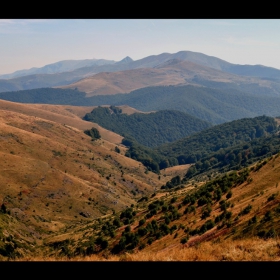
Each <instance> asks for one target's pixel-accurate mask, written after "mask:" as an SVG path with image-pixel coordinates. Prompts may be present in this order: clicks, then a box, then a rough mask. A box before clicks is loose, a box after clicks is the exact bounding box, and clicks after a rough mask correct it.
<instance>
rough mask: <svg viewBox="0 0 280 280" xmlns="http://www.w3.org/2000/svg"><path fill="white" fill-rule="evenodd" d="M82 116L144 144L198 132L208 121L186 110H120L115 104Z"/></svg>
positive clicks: (157, 142) (158, 142)
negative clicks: (139, 111) (125, 111)
mask: <svg viewBox="0 0 280 280" xmlns="http://www.w3.org/2000/svg"><path fill="white" fill-rule="evenodd" d="M84 120H87V121H92V122H95V123H98V124H99V125H101V126H102V127H104V128H106V129H108V130H111V131H114V132H116V133H118V134H121V135H124V136H130V137H132V138H134V139H135V140H136V141H137V142H138V143H140V144H142V145H145V146H147V147H156V146H159V145H161V144H164V143H169V142H173V141H175V140H178V139H180V138H183V137H186V136H188V135H191V134H193V133H195V132H199V131H201V130H204V129H206V128H208V127H210V126H211V124H210V123H208V122H206V121H202V120H200V119H198V118H195V117H193V116H190V115H188V114H186V113H183V112H179V111H174V110H163V111H158V112H152V113H149V114H144V113H134V114H131V115H127V114H122V110H121V109H119V108H117V107H115V106H110V107H97V108H96V109H93V110H92V111H91V113H87V114H86V115H85V116H84Z"/></svg>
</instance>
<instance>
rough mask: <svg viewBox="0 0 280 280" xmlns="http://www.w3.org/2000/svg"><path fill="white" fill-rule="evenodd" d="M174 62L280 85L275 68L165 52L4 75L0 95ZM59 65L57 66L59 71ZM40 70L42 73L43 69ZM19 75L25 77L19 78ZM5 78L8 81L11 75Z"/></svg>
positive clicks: (278, 71)
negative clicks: (0, 93) (187, 62)
mask: <svg viewBox="0 0 280 280" xmlns="http://www.w3.org/2000/svg"><path fill="white" fill-rule="evenodd" d="M171 59H179V60H185V61H190V62H193V63H196V64H198V65H202V66H206V67H210V68H212V69H216V70H220V71H224V72H227V73H231V74H235V75H243V76H248V77H249V76H252V77H259V78H265V79H267V80H273V81H274V82H277V83H279V81H280V70H279V69H276V68H272V67H266V66H262V65H238V64H232V63H229V62H226V61H224V60H222V59H219V58H217V57H213V56H208V55H205V54H203V53H198V52H191V51H180V52H177V53H175V54H170V53H162V54H159V55H151V56H147V57H145V58H142V59H139V60H135V61H133V60H132V59H131V58H129V57H126V58H124V59H123V60H121V61H119V62H115V63H114V61H106V60H102V59H101V60H97V61H99V63H95V62H93V65H87V66H82V65H76V66H75V67H76V69H74V70H72V71H70V70H69V68H67V72H60V73H54V74H53V73H52V74H46V73H45V72H44V74H37V73H36V74H35V73H34V74H33V75H32V76H31V75H30V74H31V73H33V72H32V71H34V68H32V69H33V70H32V69H30V71H31V72H28V73H27V72H26V71H28V70H21V71H17V73H16V74H15V75H16V77H15V76H14V77H13V78H10V79H9V80H8V81H7V80H4V79H3V75H2V76H0V78H2V79H1V80H0V92H5V91H15V90H22V89H33V88H40V87H54V86H60V85H68V84H70V83H74V82H76V81H78V80H80V79H82V78H85V77H89V76H92V75H95V74H97V73H100V72H118V71H124V70H130V69H137V68H153V67H157V66H158V65H160V64H162V63H164V62H166V61H168V60H171ZM100 64H102V65H100ZM58 65H59V64H58ZM58 65H57V66H56V67H58V68H60V67H59V66H58ZM65 65H66V64H65ZM45 67H46V68H45V71H47V68H48V67H47V65H46V66H45ZM65 67H66V66H65ZM72 67H74V66H72ZM77 67H79V68H77ZM43 68H44V67H43ZM60 69H61V70H59V71H63V67H61V68H60ZM38 71H39V70H38ZM40 71H43V70H42V69H41V70H40ZM49 71H58V70H49ZM19 75H25V76H21V77H20V76H19ZM26 75H28V76H26ZM4 77H5V78H7V77H8V76H4Z"/></svg>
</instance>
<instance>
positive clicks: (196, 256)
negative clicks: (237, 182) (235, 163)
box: [17, 238, 280, 262]
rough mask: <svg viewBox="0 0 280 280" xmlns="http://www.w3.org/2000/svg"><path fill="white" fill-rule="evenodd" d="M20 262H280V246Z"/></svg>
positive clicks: (242, 243)
mask: <svg viewBox="0 0 280 280" xmlns="http://www.w3.org/2000/svg"><path fill="white" fill-rule="evenodd" d="M17 261H108V262H110V261H128V262H133V261H151V262H153V261H165V262H169V261H176V262H178V261H179V262H181V261H182V262H183V261H245V262H246V261H280V242H279V241H278V240H277V239H269V240H263V239H259V238H250V239H244V240H234V241H232V240H226V241H223V242H212V241H208V242H204V243H201V244H198V245H197V246H193V247H186V246H184V245H179V246H177V247H175V248H165V249H163V250H161V251H158V252H142V251H139V252H135V253H124V254H121V255H104V256H98V255H90V256H86V257H81V256H78V257H74V258H67V257H36V258H29V257H26V258H22V259H18V260H17Z"/></svg>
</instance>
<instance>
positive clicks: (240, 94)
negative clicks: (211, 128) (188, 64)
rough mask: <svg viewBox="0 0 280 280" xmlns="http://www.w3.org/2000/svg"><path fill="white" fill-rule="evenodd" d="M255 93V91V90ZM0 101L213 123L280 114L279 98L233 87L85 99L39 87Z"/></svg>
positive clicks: (7, 95)
mask: <svg viewBox="0 0 280 280" xmlns="http://www.w3.org/2000/svg"><path fill="white" fill-rule="evenodd" d="M254 92H257V90H256V91H254ZM0 99H4V100H9V101H13V102H21V103H37V104H60V105H75V106H101V105H113V106H120V105H124V104H125V105H128V106H130V107H133V108H135V109H137V110H140V111H144V112H150V111H159V110H177V111H181V112H184V113H187V114H190V115H192V116H194V117H196V118H199V119H201V120H204V121H207V122H210V123H212V124H221V123H224V122H229V121H233V120H237V119H241V118H252V117H257V116H261V115H267V116H271V117H276V116H279V115H280V111H279V108H280V97H279V96H272V95H269V94H265V93H262V94H260V93H259V94H253V93H248V92H246V91H240V90H237V89H233V88H230V87H229V88H227V89H214V88H207V87H198V86H191V85H185V86H155V87H146V88H142V89H138V90H135V91H132V92H130V93H128V94H124V93H122V94H114V95H98V96H92V97H86V93H85V92H80V91H79V90H75V89H55V88H41V89H40V88H38V89H33V90H21V91H13V92H2V93H0Z"/></svg>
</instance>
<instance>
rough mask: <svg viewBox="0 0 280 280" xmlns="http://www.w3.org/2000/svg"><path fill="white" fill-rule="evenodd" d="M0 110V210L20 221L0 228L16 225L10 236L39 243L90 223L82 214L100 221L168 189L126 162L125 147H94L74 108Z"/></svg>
mask: <svg viewBox="0 0 280 280" xmlns="http://www.w3.org/2000/svg"><path fill="white" fill-rule="evenodd" d="M1 106H2V107H1ZM0 107H1V108H2V109H0V156H1V161H0V204H2V203H4V204H5V205H6V206H7V208H8V209H9V210H10V212H11V216H10V217H11V218H13V217H14V218H15V219H16V220H17V221H16V220H13V219H12V220H10V221H8V220H7V221H3V223H0V227H2V228H5V227H6V226H7V224H9V225H10V226H9V229H8V232H7V236H9V234H12V235H13V236H14V234H15V232H18V237H19V238H20V239H22V240H26V241H30V242H37V243H38V244H39V243H41V242H42V238H43V237H46V236H48V235H49V234H52V233H58V232H59V231H61V230H63V229H64V228H65V227H67V226H70V225H75V224H77V223H80V222H83V221H87V220H88V219H89V218H86V217H84V216H81V214H80V213H88V214H89V217H90V219H95V218H98V217H101V216H104V215H106V214H110V213H112V211H113V210H115V211H120V210H122V209H124V208H125V207H126V206H129V205H131V204H132V203H135V201H136V200H137V199H139V197H141V196H142V195H148V194H150V193H152V192H154V189H155V188H159V187H160V185H161V184H163V183H164V178H163V179H162V180H158V176H157V175H156V174H154V173H152V172H149V174H146V173H145V167H144V166H143V165H142V164H140V163H139V162H137V161H135V160H133V159H130V158H127V157H125V156H124V155H123V154H124V152H125V147H122V146H121V145H119V147H120V149H121V153H120V154H118V153H116V152H115V150H114V148H115V146H116V144H115V143H114V141H112V142H113V143H112V142H110V141H107V140H105V139H104V138H101V139H100V140H96V141H91V138H90V137H89V136H87V135H86V134H84V132H83V130H82V126H81V125H80V124H81V120H80V119H79V117H78V116H76V115H75V114H74V113H73V112H69V111H68V110H67V109H71V108H69V107H68V106H65V107H61V106H58V107H56V106H54V105H51V106H48V105H42V106H41V105H38V106H34V105H30V104H14V103H13V102H6V101H3V102H0ZM3 107H4V108H5V109H4V108H3ZM48 109H49V111H48ZM72 109H73V110H74V111H75V109H76V108H72ZM17 111H19V112H17ZM78 111H79V112H81V111H82V110H78ZM65 118H68V124H69V125H68V124H65V123H67V122H66V121H65V120H66V119H65ZM71 120H72V121H71ZM82 123H87V122H84V121H82ZM87 125H88V124H87ZM90 127H92V125H90ZM112 134H113V133H112ZM101 135H102V136H104V134H101ZM108 135H109V134H108ZM109 138H110V139H112V138H113V137H109ZM132 190H137V192H136V194H133V193H132ZM0 234H1V231H0ZM40 238H41V239H40Z"/></svg>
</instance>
